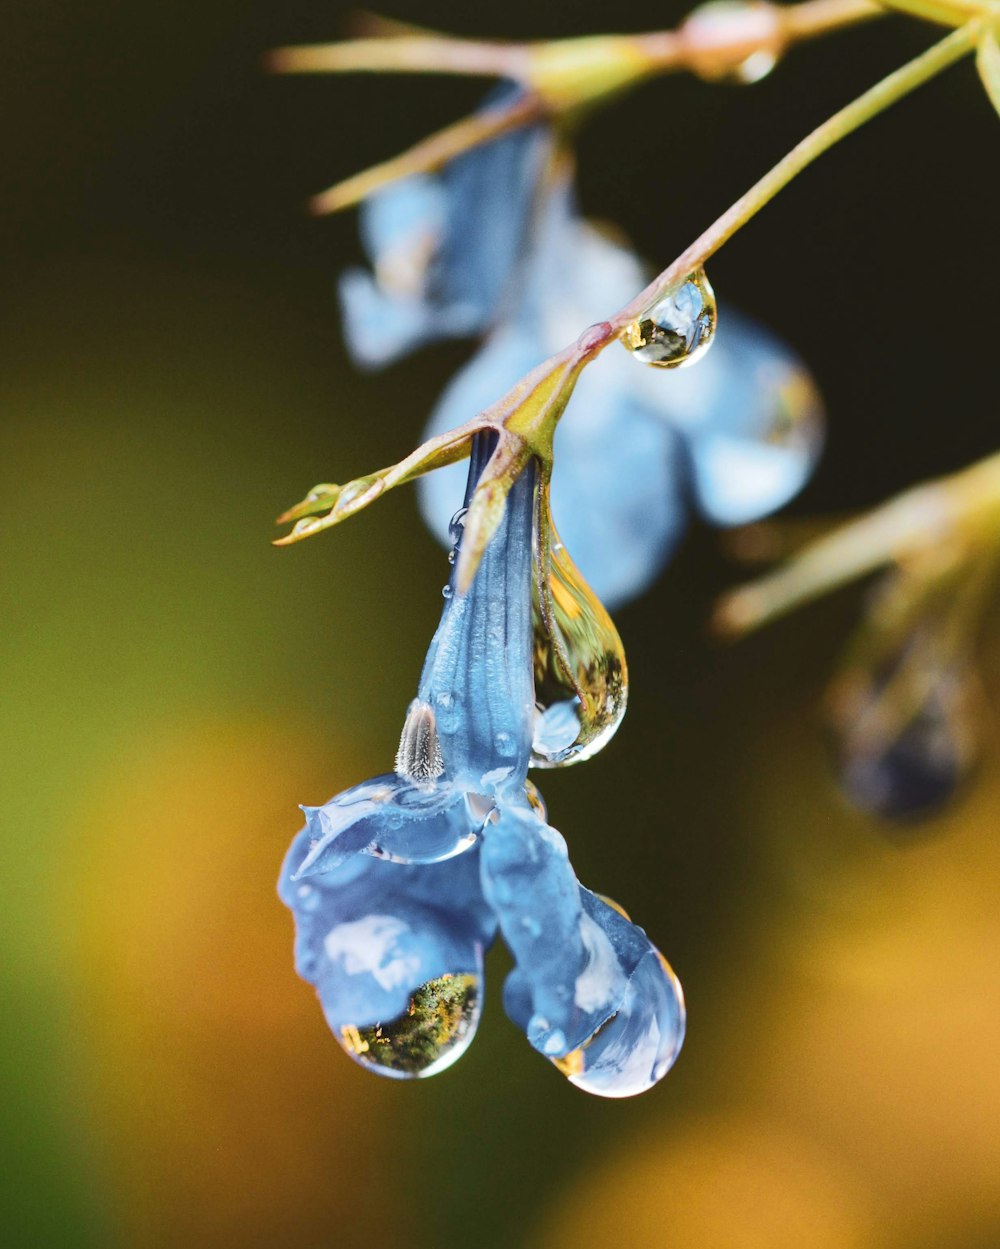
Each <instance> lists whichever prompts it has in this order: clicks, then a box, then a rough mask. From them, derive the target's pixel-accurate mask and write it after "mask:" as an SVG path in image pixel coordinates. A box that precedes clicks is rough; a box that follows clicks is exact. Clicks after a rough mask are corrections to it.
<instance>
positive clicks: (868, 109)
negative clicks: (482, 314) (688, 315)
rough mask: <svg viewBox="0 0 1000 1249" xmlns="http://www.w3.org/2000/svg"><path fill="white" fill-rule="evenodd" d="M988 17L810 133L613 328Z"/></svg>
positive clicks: (929, 71) (944, 64)
mask: <svg viewBox="0 0 1000 1249" xmlns="http://www.w3.org/2000/svg"><path fill="white" fill-rule="evenodd" d="M982 26H983V21H982V19H978V18H977V19H975V20H974V21H971V22H968V23H967V24H966V25H965V26H962V27H960V28H959V29H958V30H955V31H952V33H951V34H950V35H948V36H947V37H946V38H944V39H942V40H941V41H940V42H939V43H936V44H934V46H933V47H931V48H928V50H927V51H926V52H924V53H922V54H921V55H920V56H918V57H916V58H915V59H914V60H912V61H909V62H908V63H907V64H906V65H903V66H901V68H899V69H897V70H896V71H895V72H894V73H891V74H890V75H889V76H888V77H887V78H883V79H882V81H881V82H878V83H876V84H875V86H874V87H871V88H870V89H869V90H868V91H866V92H865V93H864V94H863V95H860V96H859V97H858V98H857V99H856V100H853V101H852V102H851V103H850V104H848V105H847V106H846V108H842V109H841V110H840V112H838V113H835V114H834V115H833V116H832V117H831V118H829V119H828V120H827V121H825V122H823V124H822V125H821V126H817V128H816V129H815V130H814V131H813V132H812V134H810V135H807V136H806V138H804V139H803V140H802V142H801V143H798V144H797V145H796V146H795V147H793V148H792V150H791V151H790V152H789V153H788V155H787V156H785V157H783V158H782V159H781V160H780V161H778V163H777V164H776V165H775V166H774V168H773V169H770V170H769V171H768V172H767V173H766V174H765V175H764V176H763V178H761V179H760V181H759V182H757V183H755V184H754V185H753V186H752V187H751V188H750V190H749V191H747V192H746V193H745V194H744V195H741V196H740V198H739V199H738V200H737V201H736V203H735V204H733V205H732V206H731V207H730V208H728V209H727V210H726V212H724V213H723V214H722V216H721V217H719V218H718V219H717V220H716V221H714V222H713V223H712V225H710V226H709V227H708V229H707V230H705V232H704V233H703V234H702V235H700V237H699V238H697V239H695V241H694V242H693V243H692V244H691V246H690V247H688V248H687V249H686V250H685V251H684V252H682V253H681V255H680V256H678V257H677V259H676V260H675V261H674V262H673V263H672V264H671V265H669V266H668V267H667V268H666V269H664V270H663V272H662V273H661V274H660V275H659V276H658V277H656V278H654V279H653V281H652V282H650V284H649V285H648V286H647V287H646V289H645V290H644V291H642V292H641V293H640V294H639V295H637V296H636V298H635V299H633V300H632V301H631V302H630V303H628V304H626V306H625V307H624V308H622V309H621V310H620V311H619V312H618V313H616V314H615V316H614V317H612V318H611V321H610V324H611V326H612V328H613V329H614V330H615V331H616V333H618V334H620V333H621V332H622V331H624V329H625V328H626V327H627V326H628V325H629V324H630V323H631V322H632V321H634V320H635V318H636V317H637V316H639V315H640V314H641V313H643V312H644V311H645V310H646V309H647V308H648V307H649V306H650V305H651V304H653V303H655V302H656V300H657V299H659V298H660V297H661V296H662V295H663V294H665V293H666V292H667V291H668V290H669V289H670V288H671V287H672V286H673V285H674V284H675V283H677V282H679V281H682V280H683V279H684V278H685V277H686V276H687V275H688V274H689V273H691V272H693V271H694V270H695V269H698V268H700V267H701V266H702V265H704V263H705V261H706V260H707V259H708V258H709V257H710V256H712V255H714V253H715V252H717V251H718V250H719V248H720V247H722V246H723V244H724V243H727V242H728V241H729V239H731V238H732V237H733V235H734V234H735V233H736V232H737V230H739V229H740V228H741V227H742V226H744V225H746V223H747V222H748V221H749V220H750V219H751V217H753V216H755V215H756V214H757V213H758V212H760V210H761V209H762V208H763V207H764V206H765V204H768V203H770V201H771V200H772V199H774V197H775V196H776V195H777V194H778V192H779V191H781V190H783V189H784V188H785V187H786V186H788V184H789V182H791V181H792V179H793V178H796V177H797V176H798V175H799V174H800V173H801V172H802V171H803V170H804V169H806V168H808V167H809V165H811V164H812V162H813V161H814V160H816V159H817V158H818V157H820V156H822V155H823V153H824V152H827V151H829V149H830V148H831V147H833V146H834V144H836V143H839V142H840V140H841V139H843V138H846V136H847V135H849V134H851V133H852V131H854V130H857V129H858V128H859V127H860V126H863V125H864V124H865V122H866V121H870V120H871V118H873V117H876V116H877V115H878V114H879V113H881V112H882V111H883V110H884V109H886V108H888V107H889V106H890V105H891V104H895V103H896V101H897V100H901V99H902V98H903V97H904V96H905V95H908V94H909V93H910V92H911V91H913V90H915V89H916V88H917V87H920V86H922V85H923V84H924V83H925V82H928V81H929V80H930V79H931V78H934V77H935V76H936V75H937V74H939V73H941V71H942V70H944V69H947V68H948V66H949V65H952V64H954V63H955V61H958V60H960V59H961V57H963V56H965V55H966V53H968V52H970V51H971V50H972V48H973V46H974V45H975V42H976V39H977V37H978V35H979V33H980V30H981V29H982Z"/></svg>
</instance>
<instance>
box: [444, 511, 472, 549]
mask: <svg viewBox="0 0 1000 1249" xmlns="http://www.w3.org/2000/svg"><path fill="white" fill-rule="evenodd" d="M468 514H469V509H468V508H467V507H460V508H459V509H458V511H457V512H456V513H455V515H454V516H453V517H452V518H451V520H450V521H449V522H448V537H449V538H451V541H452V545H453V546H458V544H459V542H461V541H462V534H463V533H464V532H465V518H466V516H467V515H468Z"/></svg>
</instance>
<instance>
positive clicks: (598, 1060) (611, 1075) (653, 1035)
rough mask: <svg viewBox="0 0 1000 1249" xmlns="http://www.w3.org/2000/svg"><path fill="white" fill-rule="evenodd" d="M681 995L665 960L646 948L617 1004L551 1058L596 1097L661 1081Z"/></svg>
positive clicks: (673, 1043)
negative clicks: (585, 1033) (593, 1028)
mask: <svg viewBox="0 0 1000 1249" xmlns="http://www.w3.org/2000/svg"><path fill="white" fill-rule="evenodd" d="M684 1028H685V1010H684V994H683V992H682V990H681V986H680V982H679V981H678V979H677V977H676V976H675V975H674V973H673V971H672V970H671V967H670V965H669V963H668V962H667V961H666V959H665V958H664V957H663V955H662V954H660V952H659V951H658V950H656V949H653V948H650V950H649V953H648V954H646V955H645V956H644V957H643V958H642V959H641V961H640V962H639V964H638V966H637V967H636V969H635V971H634V972H633V973H632V975H631V977H630V978H629V981H628V985H627V986H626V989H625V998H624V1000H623V1001H622V1004H621V1006H620V1007H619V1008H618V1010H617V1011H616V1012H615V1013H614V1014H613V1015H612V1016H611V1018H610V1019H608V1020H606V1021H605V1022H604V1023H603V1024H602V1025H601V1026H600V1027H599V1028H598V1029H597V1030H596V1031H595V1032H594V1034H593V1035H592V1036H591V1037H590V1038H589V1039H588V1040H586V1041H585V1042H584V1043H583V1045H581V1046H579V1047H578V1048H577V1049H575V1050H573V1051H572V1052H571V1053H569V1054H567V1055H566V1056H565V1057H564V1058H555V1059H552V1062H553V1063H554V1065H555V1066H556V1067H557V1068H558V1069H559V1070H560V1071H561V1072H562V1073H563V1075H564V1076H566V1078H567V1079H568V1080H569V1082H570V1083H571V1084H575V1085H576V1087H577V1088H580V1089H583V1090H584V1091H585V1092H587V1093H593V1094H595V1095H596V1096H598V1097H634V1096H635V1095H636V1094H637V1093H644V1092H645V1091H646V1089H648V1088H652V1086H653V1085H654V1084H656V1083H657V1082H658V1081H660V1080H662V1079H663V1077H664V1076H665V1075H666V1074H667V1072H668V1071H669V1070H670V1068H671V1067H672V1066H673V1065H674V1062H675V1060H676V1058H677V1055H678V1054H679V1053H680V1050H681V1045H682V1044H683V1042H684Z"/></svg>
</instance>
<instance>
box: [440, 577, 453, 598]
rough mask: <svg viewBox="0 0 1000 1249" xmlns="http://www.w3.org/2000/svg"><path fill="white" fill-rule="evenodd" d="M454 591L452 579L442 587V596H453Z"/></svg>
mask: <svg viewBox="0 0 1000 1249" xmlns="http://www.w3.org/2000/svg"><path fill="white" fill-rule="evenodd" d="M454 593H455V591H454V590H453V589H452V587H451V582H450V581H449V583H448V584H447V585H445V586H442V587H441V597H442V598H451V597H452V595H453V594H454Z"/></svg>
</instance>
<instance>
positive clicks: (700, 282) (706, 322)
mask: <svg viewBox="0 0 1000 1249" xmlns="http://www.w3.org/2000/svg"><path fill="white" fill-rule="evenodd" d="M716 321H717V312H716V306H715V292H714V291H713V290H712V286H711V283H710V282H709V280H708V277H707V276H706V274H705V270H704V269H698V270H697V271H696V272H694V273H690V274H688V276H687V277H686V278H685V279H684V280H683V281H682V282H679V283H678V284H677V286H675V287H674V288H673V289H672V290H670V291H668V292H667V294H666V295H664V296H662V298H660V299H659V300H657V302H656V303H655V304H653V305H652V306H651V307H650V308H648V309H647V310H646V312H644V313H642V314H641V315H640V316H638V317H637V318H636V319H635V320H634V321H633V322H632V324H631V325H630V326H629V327H628V328H627V329H626V330H625V333H624V334H623V336H622V341H623V342H624V344H625V346H626V347H627V348H628V349H629V351H631V353H632V355H633V356H635V358H636V359H637V360H641V361H643V363H644V364H655V365H657V366H658V367H659V368H664V369H676V368H681V367H682V366H684V365H688V364H693V363H694V362H695V361H696V360H698V359H700V357H701V356H703V355H704V354H705V352H706V351H708V349H709V347H710V346H711V344H712V339H713V337H714V336H715V325H716Z"/></svg>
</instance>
